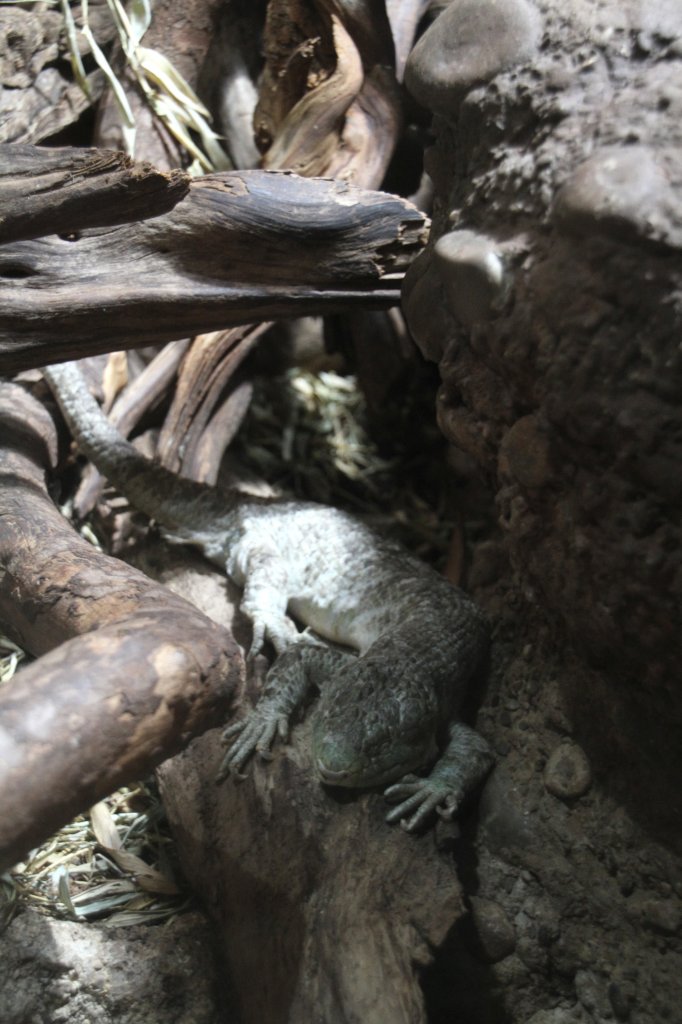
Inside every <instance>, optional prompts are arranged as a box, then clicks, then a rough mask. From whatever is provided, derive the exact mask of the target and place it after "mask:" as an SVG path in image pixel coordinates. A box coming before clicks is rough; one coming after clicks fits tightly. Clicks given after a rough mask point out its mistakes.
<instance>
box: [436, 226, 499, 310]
mask: <svg viewBox="0 0 682 1024" xmlns="http://www.w3.org/2000/svg"><path fill="white" fill-rule="evenodd" d="M433 257H434V265H435V267H436V269H437V271H438V274H439V276H440V278H441V280H442V282H443V288H444V291H445V297H446V300H447V303H448V307H449V309H450V312H451V313H452V314H453V316H454V317H455V318H456V319H457V320H458V321H459V322H460V323H461V324H463V325H464V326H465V327H470V326H472V325H473V324H475V323H479V322H480V321H482V320H490V319H491V318H492V317H494V316H495V313H496V311H497V310H498V309H500V307H501V306H502V304H503V303H504V300H505V298H506V296H507V293H508V291H509V279H508V275H507V273H506V272H505V267H504V262H503V260H502V258H501V256H500V254H499V253H498V251H497V248H496V246H495V244H494V242H492V241H491V240H490V239H489V238H486V237H485V236H484V235H479V234H477V233H476V232H475V231H449V232H448V233H447V234H446V235H442V236H441V238H439V239H438V241H437V242H436V245H435V247H434V250H433Z"/></svg>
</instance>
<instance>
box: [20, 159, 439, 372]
mask: <svg viewBox="0 0 682 1024" xmlns="http://www.w3.org/2000/svg"><path fill="white" fill-rule="evenodd" d="M424 223H425V221H424V217H423V215H422V214H420V213H419V212H418V211H417V210H416V209H415V208H414V207H413V206H412V205H411V204H409V203H408V202H406V201H405V200H402V199H399V198H396V197H393V196H388V195H385V194H383V193H379V192H367V191H363V190H361V189H356V188H353V187H352V186H349V185H346V184H343V183H340V182H334V181H328V180H321V179H314V180H308V179H303V178H298V177H296V176H295V175H290V174H285V173H275V172H267V171H243V172H232V173H229V174H218V175H210V176H207V177H205V178H201V179H199V180H197V181H195V182H192V184H191V186H190V191H189V193H188V195H187V197H186V198H185V199H184V200H183V201H182V202H181V203H179V204H178V205H177V206H176V207H175V209H174V210H173V211H171V213H169V214H165V215H164V216H162V217H156V218H154V219H152V220H149V221H144V222H143V223H141V224H136V225H123V226H121V227H117V228H112V229H110V230H108V231H106V232H104V233H103V232H102V231H90V232H88V231H86V232H83V233H82V234H78V235H76V236H74V237H73V239H72V240H64V239H62V238H59V237H56V236H50V237H48V238H41V239H38V240H34V241H24V242H15V243H11V244H9V245H5V246H3V247H2V248H0V373H4V374H10V373H14V372H16V371H18V370H21V369H27V368H30V367H35V366H40V365H44V364H45V363H49V362H58V361H60V360H64V359H73V358H79V357H82V356H84V355H91V354H94V353H97V352H105V351H109V350H112V349H117V348H133V347H140V346H143V345H148V344H159V343H162V342H166V341H171V340H173V339H175V338H183V337H187V336H189V335H192V334H196V333H200V332H205V331H209V330H213V329H218V328H225V327H228V326H234V325H236V324H243V323H249V322H253V321H257V320H263V319H274V318H276V317H286V316H296V315H298V314H303V313H311V314H319V313H324V312H332V311H334V310H338V309H340V308H345V307H347V306H348V305H349V304H355V305H367V306H373V307H385V306H390V305H392V304H395V303H396V302H397V301H398V300H399V290H398V285H399V279H400V278H402V271H403V270H404V269H405V267H406V266H407V265H408V264H409V262H410V261H411V259H412V258H413V256H414V255H415V254H416V252H418V251H419V248H420V247H421V244H422V236H423V228H424Z"/></svg>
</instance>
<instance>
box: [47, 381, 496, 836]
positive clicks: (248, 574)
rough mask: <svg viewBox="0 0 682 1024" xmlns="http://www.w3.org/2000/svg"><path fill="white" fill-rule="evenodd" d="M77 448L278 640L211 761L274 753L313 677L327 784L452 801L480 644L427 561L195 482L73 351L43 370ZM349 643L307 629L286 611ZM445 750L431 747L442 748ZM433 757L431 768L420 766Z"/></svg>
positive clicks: (361, 529)
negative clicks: (96, 388)
mask: <svg viewBox="0 0 682 1024" xmlns="http://www.w3.org/2000/svg"><path fill="white" fill-rule="evenodd" d="M44 373H45V376H46V378H47V380H48V381H49V383H50V386H51V387H52V390H53V391H54V393H55V396H56V398H57V400H58V402H59V404H60V406H61V408H62V411H63V413H64V416H65V418H66V420H67V422H68V424H69V426H70V428H71V430H72V433H73V435H74V437H75V438H76V440H77V442H78V445H79V447H80V448H81V450H82V451H83V452H84V453H85V454H86V455H88V456H89V458H91V459H92V461H93V462H94V463H95V465H96V466H97V467H98V469H100V471H101V472H102V473H103V474H105V475H106V476H107V477H108V479H109V480H110V481H111V482H112V483H113V484H114V485H115V486H116V487H117V488H118V489H119V490H120V491H121V492H122V493H123V494H124V495H125V496H126V497H127V498H128V499H129V501H131V503H132V504H133V505H135V506H136V507H137V508H139V509H140V510H141V511H143V512H145V513H147V515H149V516H151V517H153V518H154V519H156V520H157V521H158V522H159V523H160V524H161V526H163V527H164V528H165V529H166V531H167V532H168V533H169V535H170V536H171V538H172V539H174V540H179V541H182V542H183V543H187V544H192V545H195V546H198V547H199V548H200V549H201V550H202V551H203V553H204V554H205V556H206V557H207V558H209V559H210V560H211V561H212V562H214V563H215V564H217V565H219V566H220V567H221V569H224V570H225V571H226V572H227V574H228V575H229V576H230V577H231V578H232V579H233V580H234V581H235V583H237V584H238V585H239V586H241V587H243V596H242V601H241V608H242V610H243V611H244V612H245V613H246V615H247V616H248V617H249V618H250V620H251V623H252V626H253V641H252V646H251V650H250V656H251V657H252V656H253V655H254V654H256V653H257V652H258V651H259V650H260V649H261V648H262V645H263V643H264V641H265V640H266V639H267V640H270V641H271V642H272V644H273V646H274V648H275V650H276V652H277V655H278V657H277V659H276V661H275V662H274V664H273V666H272V668H271V669H270V672H269V673H268V677H267V680H266V685H265V688H264V691H263V694H262V696H261V698H260V700H259V701H258V704H257V705H256V707H255V708H254V709H253V710H252V711H251V712H250V713H249V714H247V715H246V717H245V718H244V719H242V720H241V721H239V722H237V723H235V724H233V725H231V726H230V727H228V729H226V730H225V733H224V738H225V740H226V741H228V742H230V741H231V746H230V749H229V750H228V752H227V754H226V756H225V758H224V760H223V763H222V765H221V769H220V772H219V777H220V778H223V777H225V776H226V775H228V774H230V773H231V774H234V775H237V776H239V773H240V771H241V769H242V768H243V766H244V764H245V763H246V762H247V761H248V759H249V758H250V757H251V756H252V755H253V754H254V753H259V754H260V755H261V756H263V757H269V756H270V748H271V746H272V743H273V740H274V739H275V737H276V736H279V737H280V738H281V739H285V738H286V736H287V735H288V730H289V724H290V721H291V719H292V717H293V716H294V715H295V714H296V713H297V712H298V711H299V710H300V709H301V707H302V706H303V704H304V703H305V701H306V700H307V698H308V696H309V693H310V691H311V690H312V689H317V690H319V691H320V699H319V702H318V703H317V706H316V708H315V710H314V713H313V723H312V724H313V755H314V760H315V765H316V769H317V771H318V774H319V777H320V780H321V781H322V782H324V783H325V784H327V785H332V786H345V787H366V786H378V785H385V784H386V783H393V784H392V785H390V786H389V787H388V789H386V791H385V793H386V797H387V799H388V800H389V801H391V802H395V803H396V807H395V808H394V809H393V810H392V811H391V812H390V814H389V815H388V818H387V820H388V821H398V820H400V821H401V823H402V825H403V827H404V828H406V829H408V830H414V829H417V828H419V827H420V826H421V825H422V824H423V823H424V822H425V821H426V820H427V818H428V817H429V816H430V815H431V814H432V812H433V811H434V810H436V811H438V812H439V813H440V814H443V815H445V816H447V817H451V816H452V814H453V813H454V812H455V810H456V809H457V807H458V806H459V804H460V803H461V801H462V799H463V798H464V797H465V796H466V794H467V793H468V792H469V791H470V790H471V789H472V788H474V787H475V786H476V785H477V784H478V783H479V782H480V780H481V779H482V778H483V777H484V776H485V774H486V773H487V772H488V771H489V769H490V767H491V764H492V756H491V754H490V751H489V749H488V746H487V744H486V743H485V741H484V740H483V739H482V737H480V736H478V734H477V733H475V732H474V731H473V730H472V729H470V728H469V727H468V726H466V725H464V724H463V723H461V722H457V721H456V717H455V716H456V714H457V711H458V708H459V706H460V704H461V701H462V698H463V695H464V692H465V689H466V686H467V684H468V683H469V681H470V679H471V677H472V675H473V674H474V672H475V671H476V669H477V667H478V666H479V665H480V664H481V662H482V660H483V658H484V656H485V653H486V650H487V646H488V628H487V624H486V621H485V619H484V617H483V615H482V613H481V612H480V611H479V610H478V609H477V607H476V606H475V605H474V604H473V602H472V601H471V600H470V599H469V598H468V597H467V596H466V595H465V594H464V593H463V592H462V591H461V590H459V589H458V588H456V587H453V586H451V585H450V584H449V583H447V581H445V580H444V579H443V578H442V577H441V576H439V575H438V574H437V573H436V572H434V571H433V570H432V569H430V568H429V567H428V566H426V565H424V563H423V562H420V561H419V560H418V559H417V558H415V557H413V556H412V555H410V554H409V553H408V552H407V551H405V550H404V549H403V548H401V547H400V546H399V545H398V544H396V543H394V542H393V541H390V540H387V539H386V538H384V537H381V536H380V535H379V534H377V533H375V532H374V531H373V530H371V529H370V528H369V527H367V526H365V525H364V524H363V523H361V522H360V521H359V520H357V519H355V518H353V517H352V516H350V515H348V514H347V513H345V512H341V511H339V510H338V509H333V508H327V507H325V506H322V505H316V504H314V503H312V502H299V501H285V500H281V501H280V500H276V501H270V500H259V499H254V498H245V497H243V496H241V495H238V494H236V493H233V492H221V491H219V490H217V489H215V488H212V487H207V486H205V485H201V484H196V483H192V482H191V481H187V480H183V479H181V478H179V477H176V476H175V475H174V474H172V473H170V472H168V471H167V470H164V469H163V468H162V467H160V466H157V465H156V464H154V463H152V462H150V461H149V460H147V459H145V458H144V457H143V456H141V455H140V454H139V453H138V452H137V451H136V450H135V449H134V448H133V446H132V445H131V444H129V443H128V442H127V441H126V440H124V439H123V438H122V437H121V436H120V435H119V434H118V433H117V432H116V430H115V429H114V428H113V427H112V426H111V424H110V423H109V422H108V420H107V419H106V417H105V416H104V415H103V413H102V412H101V410H100V409H99V406H98V405H97V403H96V402H95V401H94V399H93V398H92V397H91V396H90V394H89V392H88V390H87V387H86V385H85V382H84V380H83V378H82V375H81V373H80V370H79V369H78V367H77V365H76V364H73V363H68V364H62V365H59V366H52V367H48V368H46V369H45V371H44ZM290 616H295V617H296V619H297V620H300V621H303V622H304V623H305V624H306V625H307V626H309V627H311V628H312V629H313V630H315V631H316V632H317V633H318V634H320V635H321V636H323V637H325V638H326V639H328V640H331V641H333V642H335V643H338V644H343V645H344V646H345V647H347V648H351V649H353V650H354V651H356V652H357V654H353V653H350V652H345V651H339V650H336V649H334V648H329V647H327V646H326V645H323V644H320V643H318V642H316V641H315V640H314V639H313V638H311V637H310V636H309V634H307V633H303V634H302V633H300V632H299V630H298V628H297V627H296V624H295V622H294V620H293V619H292V618H291V617H290ZM439 750H440V751H441V755H440V757H438V751H439ZM434 761H435V762H436V763H435V765H434V767H433V768H432V770H431V772H430V773H429V774H428V775H424V776H417V775H415V774H414V773H415V772H416V771H420V770H422V769H424V768H426V767H428V766H430V765H433V763H434Z"/></svg>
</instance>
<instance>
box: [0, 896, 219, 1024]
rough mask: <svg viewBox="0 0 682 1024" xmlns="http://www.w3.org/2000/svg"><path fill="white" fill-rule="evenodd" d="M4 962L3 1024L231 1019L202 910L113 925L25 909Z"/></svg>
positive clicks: (2, 949) (0, 942) (4, 945)
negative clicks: (220, 1002)
mask: <svg viewBox="0 0 682 1024" xmlns="http://www.w3.org/2000/svg"><path fill="white" fill-rule="evenodd" d="M0 962H2V970H0V1020H1V1021H2V1024H29V1022H30V1024H38V1022H40V1024H62V1022H63V1024H94V1022H95V1021H96V1022H97V1024H229V1021H228V1020H226V1018H225V1016H224V1015H223V1014H222V1013H219V1011H218V1007H217V1004H216V1000H215V980H216V979H215V976H214V970H213V966H212V956H211V951H210V947H209V943H208V941H207V937H206V923H205V921H204V919H203V918H202V917H201V915H199V914H186V915H183V916H180V917H176V918H174V919H173V920H172V921H169V922H168V923H167V924H165V925H162V926H158V927H157V926H148V925H137V926H131V927H126V928H112V927H108V926H106V925H97V924H81V923H78V922H72V921H58V920H56V919H54V918H52V917H46V916H44V915H43V914H39V913H37V911H35V910H26V911H24V912H23V913H22V914H19V916H18V917H16V918H15V919H14V921H13V922H12V924H11V925H10V926H9V928H8V929H7V931H6V932H5V933H4V935H3V936H2V937H0Z"/></svg>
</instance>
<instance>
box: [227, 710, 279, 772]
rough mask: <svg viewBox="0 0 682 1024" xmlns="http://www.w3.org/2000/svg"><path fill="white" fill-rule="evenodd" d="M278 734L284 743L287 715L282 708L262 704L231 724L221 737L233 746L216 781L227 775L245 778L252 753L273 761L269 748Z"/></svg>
mask: <svg viewBox="0 0 682 1024" xmlns="http://www.w3.org/2000/svg"><path fill="white" fill-rule="evenodd" d="M276 736H279V738H280V739H281V740H282V741H283V742H286V740H287V739H288V737H289V720H288V717H287V716H286V715H285V714H282V713H281V712H280V711H277V710H273V709H272V708H267V707H263V706H259V707H255V708H254V709H253V711H250V712H249V714H248V715H247V716H246V717H245V718H243V719H242V720H241V721H240V722H235V723H234V724H233V725H230V726H228V727H227V729H225V731H224V732H223V734H222V736H221V740H222V742H223V743H226V744H228V745H229V747H230V749H229V750H228V752H227V753H226V754H225V757H224V758H223V760H222V761H221V763H220V768H219V769H218V772H217V775H216V782H222V781H223V779H225V778H227V776H228V775H233V776H234V777H235V778H237V779H244V778H246V776H245V775H243V774H242V771H241V769H242V768H243V766H244V765H245V764H246V762H247V761H248V760H249V758H250V757H251V756H252V755H253V754H259V755H260V757H261V758H262V759H263V760H264V761H270V760H271V759H272V753H271V750H270V748H271V747H272V744H273V742H274V740H275V737H276Z"/></svg>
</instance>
